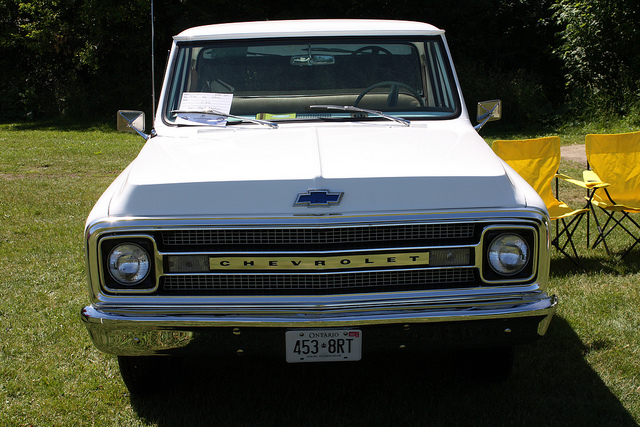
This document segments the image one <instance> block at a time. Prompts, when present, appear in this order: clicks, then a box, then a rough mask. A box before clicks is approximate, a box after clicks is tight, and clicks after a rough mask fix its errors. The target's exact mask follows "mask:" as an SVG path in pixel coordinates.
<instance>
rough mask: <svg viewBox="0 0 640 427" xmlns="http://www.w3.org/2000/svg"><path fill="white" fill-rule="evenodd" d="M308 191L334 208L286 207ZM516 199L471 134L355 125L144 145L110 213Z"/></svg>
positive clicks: (385, 207) (396, 207) (480, 203)
mask: <svg viewBox="0 0 640 427" xmlns="http://www.w3.org/2000/svg"><path fill="white" fill-rule="evenodd" d="M311 189H323V190H328V191H330V192H335V193H343V195H342V198H341V200H340V203H339V204H332V205H328V206H323V207H311V206H309V205H297V206H294V204H295V202H296V200H297V197H298V195H299V194H304V193H306V192H308V190H311ZM524 204H525V200H524V195H523V193H522V192H520V191H519V190H518V189H517V187H516V186H514V184H513V182H512V180H511V179H509V176H508V175H507V174H506V172H505V168H504V167H503V165H502V162H501V161H500V160H499V159H498V158H497V157H496V156H495V155H494V154H493V152H492V150H491V149H490V148H489V147H488V146H487V144H486V143H485V142H484V141H483V140H482V139H481V138H480V137H479V136H478V135H477V133H475V132H473V131H471V132H465V133H457V132H453V131H450V130H443V129H425V128H424V127H422V128H418V127H414V126H412V127H406V128H404V127H400V126H398V125H392V126H381V125H379V124H375V125H372V124H361V125H353V126H349V127H345V126H328V127H326V128H318V127H315V128H305V127H289V126H281V127H280V128H279V129H267V128H246V127H245V128H243V129H240V130H236V129H230V128H229V127H227V128H222V129H201V130H198V131H193V132H192V133H191V136H190V137H172V138H169V137H162V136H158V137H155V138H153V139H151V140H150V141H149V142H147V144H146V145H145V146H144V147H143V149H142V150H141V152H140V154H139V155H138V157H137V158H136V159H135V160H134V162H133V163H132V164H131V165H130V166H129V168H128V169H127V170H126V171H125V173H124V174H123V176H122V177H121V183H120V184H119V185H118V186H117V188H116V191H115V192H114V193H113V197H112V199H111V203H110V206H109V215H110V216H158V215H162V216H218V215H252V216H253V215H296V214H298V215H317V214H344V213H356V212H358V213H366V212H393V211H403V212H419V211H425V210H456V209H465V210H468V209H488V208H513V207H518V206H520V207H521V206H523V205H524Z"/></svg>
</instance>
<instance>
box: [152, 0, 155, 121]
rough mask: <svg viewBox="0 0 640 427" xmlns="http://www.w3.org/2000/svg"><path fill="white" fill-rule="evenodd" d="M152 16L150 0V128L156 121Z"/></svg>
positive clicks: (153, 27)
mask: <svg viewBox="0 0 640 427" xmlns="http://www.w3.org/2000/svg"><path fill="white" fill-rule="evenodd" d="M153 21H154V16H153V0H151V102H152V104H151V120H152V122H151V128H152V129H153V125H154V123H155V122H156V65H155V63H156V61H155V46H154V44H155V43H154V40H155V26H154V22H153Z"/></svg>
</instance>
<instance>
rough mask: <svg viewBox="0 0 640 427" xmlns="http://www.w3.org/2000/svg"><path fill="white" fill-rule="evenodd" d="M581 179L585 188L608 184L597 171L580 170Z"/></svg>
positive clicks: (601, 186) (606, 185) (600, 186)
mask: <svg viewBox="0 0 640 427" xmlns="http://www.w3.org/2000/svg"><path fill="white" fill-rule="evenodd" d="M582 179H583V180H584V184H585V185H586V188H604V187H608V186H609V185H610V184H609V183H606V182H603V181H602V180H601V179H600V177H599V176H598V174H597V173H595V172H594V171H590V170H586V171H583V172H582Z"/></svg>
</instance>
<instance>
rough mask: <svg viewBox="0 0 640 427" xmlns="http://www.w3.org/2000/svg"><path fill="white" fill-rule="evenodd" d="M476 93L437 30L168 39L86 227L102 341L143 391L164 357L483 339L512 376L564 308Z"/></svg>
mask: <svg viewBox="0 0 640 427" xmlns="http://www.w3.org/2000/svg"><path fill="white" fill-rule="evenodd" d="M464 105H465V104H464V100H463V97H462V93H461V90H460V85H459V82H458V79H457V76H456V73H455V69H454V66H453V63H452V60H451V55H450V53H449V49H448V47H447V43H446V39H445V35H444V31H442V30H440V29H438V28H436V27H434V26H431V25H428V24H425V23H418V22H400V21H385V20H301V21H265V22H248V23H230V24H218V25H210V26H203V27H197V28H191V29H188V30H186V31H183V32H182V33H180V34H178V35H177V36H175V37H174V39H173V46H172V49H171V52H170V57H169V60H168V65H167V70H166V75H165V79H164V83H163V88H162V92H161V95H160V97H159V100H158V106H157V113H156V114H155V120H154V126H153V127H154V129H153V131H152V132H151V133H150V134H145V133H144V126H143V123H144V119H143V116H142V114H141V113H139V112H132V111H121V112H119V116H118V117H119V121H120V122H121V124H122V127H123V128H125V129H127V130H129V131H136V132H138V133H139V134H141V135H142V136H143V137H144V138H145V139H146V140H147V141H146V143H145V145H144V146H143V148H142V149H141V151H140V153H139V155H138V156H137V158H136V159H135V160H134V161H133V162H132V163H131V164H130V165H129V166H128V167H127V168H126V169H125V170H124V171H123V172H122V174H121V175H120V176H119V177H118V178H117V179H116V180H115V181H114V182H113V183H112V184H111V185H110V186H109V188H108V189H107V190H106V191H105V192H104V194H103V195H102V197H100V199H99V200H98V202H97V203H96V205H95V207H94V208H93V210H92V212H91V213H90V215H89V217H88V219H87V222H86V228H85V235H84V238H85V244H86V263H87V274H88V292H89V302H90V303H89V305H87V306H86V307H84V308H83V309H82V311H81V319H82V321H83V322H84V324H85V326H86V327H87V329H88V332H89V334H90V336H91V339H92V340H93V342H94V343H95V345H96V346H97V348H98V349H100V350H101V351H103V352H107V353H111V354H114V355H117V356H118V361H119V366H120V371H121V373H122V376H123V379H124V382H125V384H126V385H127V387H128V388H129V390H130V391H131V392H141V391H144V390H148V389H149V388H151V385H152V384H154V380H155V379H157V377H158V376H159V375H161V373H160V372H159V369H160V368H159V366H160V365H159V363H160V362H162V363H166V362H167V361H169V360H171V357H164V358H163V357H160V356H190V355H198V354H200V355H203V354H204V355H208V357H225V356H233V357H236V355H255V356H257V357H262V356H263V355H264V356H267V355H269V357H276V358H279V359H281V360H282V361H283V362H284V361H286V362H289V363H307V362H337V361H344V362H348V361H357V360H360V359H365V358H371V357H374V355H376V354H378V353H380V352H391V353H393V352H398V353H402V352H409V351H425V352H426V351H431V349H433V348H473V349H478V350H477V351H478V352H480V351H483V350H482V349H493V350H492V352H491V353H490V354H492V355H495V357H496V358H497V359H496V360H498V361H499V362H500V364H501V365H503V367H504V370H505V371H508V369H509V368H510V366H511V363H512V361H513V359H512V354H513V351H512V349H513V347H514V346H515V345H517V344H523V343H527V342H530V341H532V340H535V339H537V338H538V337H540V336H543V335H544V334H545V333H546V331H547V328H548V326H549V323H550V321H551V318H552V316H553V314H554V312H555V309H556V304H557V300H556V298H555V296H553V295H549V294H547V293H546V289H547V287H548V278H549V217H548V214H547V211H546V208H545V206H544V204H543V203H542V201H541V200H540V198H539V197H538V195H537V194H536V193H535V191H534V190H533V189H532V188H531V187H530V186H529V185H528V184H526V182H525V181H524V180H523V179H522V178H520V177H519V176H518V175H517V174H516V173H515V172H514V171H513V170H512V169H510V168H509V167H508V166H507V165H506V164H505V163H504V162H502V161H501V160H500V159H499V158H497V157H496V156H495V155H494V154H493V152H492V150H491V148H490V147H489V146H488V145H487V143H486V142H485V141H484V140H483V139H482V138H481V137H480V136H479V134H478V127H479V126H476V127H475V128H474V126H473V125H472V123H471V121H470V119H469V116H468V113H467V111H466V109H465V106H464ZM500 108H501V103H500V102H498V101H494V102H487V103H480V104H479V110H480V113H482V114H479V116H481V117H480V118H479V119H482V121H483V122H486V121H490V120H495V119H497V118H499V115H500ZM481 124H483V123H481ZM481 124H480V125H481ZM478 354H480V353H478Z"/></svg>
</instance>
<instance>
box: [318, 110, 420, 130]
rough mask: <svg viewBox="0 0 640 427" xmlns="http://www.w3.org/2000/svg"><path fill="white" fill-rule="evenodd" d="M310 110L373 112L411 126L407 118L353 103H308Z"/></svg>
mask: <svg viewBox="0 0 640 427" xmlns="http://www.w3.org/2000/svg"><path fill="white" fill-rule="evenodd" d="M308 108H309V109H310V110H341V111H357V112H359V113H367V114H375V115H376V116H380V117H384V118H385V119H387V120H391V121H394V122H396V123H400V124H402V125H404V126H411V122H410V121H409V120H405V119H401V118H400V117H394V116H390V115H388V114H385V113H383V112H382V111H376V110H367V109H366V108H360V107H354V106H353V105H310V106H309V107H308Z"/></svg>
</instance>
